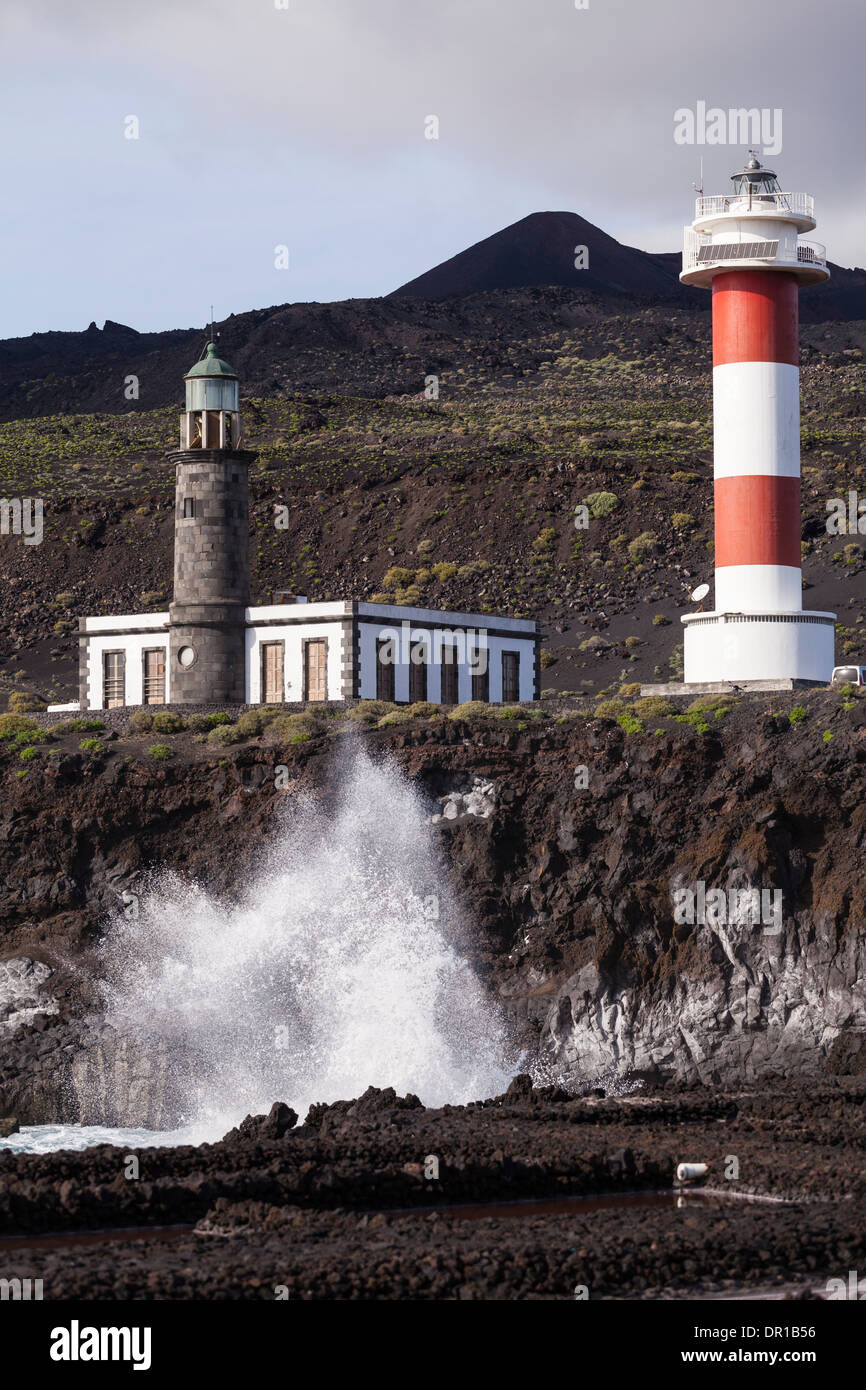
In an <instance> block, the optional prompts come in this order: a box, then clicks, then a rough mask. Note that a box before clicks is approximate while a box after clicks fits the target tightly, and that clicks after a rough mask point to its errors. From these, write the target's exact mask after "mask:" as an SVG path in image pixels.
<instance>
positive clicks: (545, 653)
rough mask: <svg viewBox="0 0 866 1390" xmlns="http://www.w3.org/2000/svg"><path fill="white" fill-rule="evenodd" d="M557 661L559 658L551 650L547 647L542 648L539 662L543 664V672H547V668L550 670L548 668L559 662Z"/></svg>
mask: <svg viewBox="0 0 866 1390" xmlns="http://www.w3.org/2000/svg"><path fill="white" fill-rule="evenodd" d="M557 659H558V658H557V656H556V654H555V653H554V652H552V651H550V650H549V648H547V647H542V648H541V652H540V654H539V661H540V662H541V669H542V670H543V671H546V670H547V668H548V666H553V665H554V664H555V662H556V661H557Z"/></svg>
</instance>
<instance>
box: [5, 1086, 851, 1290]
mask: <svg viewBox="0 0 866 1390" xmlns="http://www.w3.org/2000/svg"><path fill="white" fill-rule="evenodd" d="M864 1102H866V1081H864V1080H863V1079H862V1078H860V1079H857V1080H846V1079H844V1078H840V1079H836V1080H834V1081H832V1082H828V1083H826V1084H818V1085H812V1086H808V1087H807V1086H804V1085H800V1084H797V1083H792V1082H788V1081H782V1080H779V1081H773V1080H772V1079H770V1080H768V1081H766V1082H765V1083H764V1084H763V1085H762V1086H761V1087H760V1088H754V1089H750V1090H745V1091H742V1092H737V1093H734V1092H719V1091H709V1090H706V1089H703V1088H699V1087H693V1088H680V1089H679V1090H675V1091H671V1090H670V1089H666V1090H665V1091H664V1092H654V1093H638V1094H636V1095H633V1096H627V1097H621V1098H603V1097H599V1096H590V1097H585V1098H582V1099H575V1098H573V1097H568V1096H567V1095H566V1094H565V1093H564V1092H561V1091H557V1090H555V1089H553V1088H548V1089H546V1090H543V1091H538V1090H535V1091H533V1090H531V1089H530V1087H529V1084H528V1081H525V1080H522V1079H519V1080H517V1081H515V1083H513V1084H512V1087H511V1088H510V1090H509V1092H508V1093H507V1094H506V1095H505V1096H504V1097H499V1098H497V1099H496V1100H492V1101H486V1102H484V1103H482V1104H479V1105H476V1106H467V1107H445V1108H444V1109H442V1110H436V1111H433V1110H425V1109H424V1108H423V1107H422V1106H421V1105H420V1104H419V1103H418V1102H417V1101H415V1099H414V1098H413V1097H406V1098H399V1097H397V1096H395V1095H394V1093H393V1092H392V1091H373V1090H372V1089H371V1090H370V1091H369V1092H367V1093H366V1094H365V1096H363V1097H362V1098H361V1099H360V1100H358V1101H355V1102H338V1103H337V1104H336V1105H332V1106H321V1107H313V1109H312V1110H311V1111H310V1113H309V1115H308V1116H307V1119H306V1122H305V1123H304V1124H303V1125H296V1126H294V1127H292V1122H293V1118H294V1117H293V1114H292V1112H290V1111H288V1110H286V1109H285V1108H283V1109H280V1108H275V1110H274V1111H272V1112H271V1115H270V1116H269V1117H267V1118H264V1117H262V1118H259V1119H253V1120H251V1121H248V1122H245V1125H244V1126H241V1128H240V1130H235V1131H233V1132H232V1133H231V1134H230V1135H228V1136H226V1138H225V1139H224V1140H222V1141H221V1142H220V1143H218V1144H213V1145H204V1146H201V1147H200V1148H183V1149H161V1150H141V1151H140V1152H139V1154H138V1157H139V1161H140V1176H139V1178H138V1180H134V1179H132V1180H131V1179H128V1178H127V1177H125V1176H124V1170H125V1167H126V1165H127V1158H128V1155H127V1154H126V1152H125V1151H123V1150H120V1149H115V1148H111V1147H108V1146H102V1147H99V1148H95V1149H90V1150H86V1151H84V1152H83V1153H71V1152H65V1153H58V1154H52V1155H43V1156H33V1155H21V1154H10V1153H4V1154H2V1155H0V1262H2V1264H3V1265H4V1266H5V1267H8V1269H9V1272H10V1276H11V1274H13V1273H14V1275H16V1276H17V1277H19V1278H27V1277H30V1278H41V1279H42V1280H43V1283H44V1288H45V1297H46V1298H47V1299H76V1298H84V1299H109V1300H114V1299H265V1300H273V1299H274V1298H276V1297H289V1298H295V1299H298V1298H300V1299H327V1298H341V1299H522V1300H533V1299H545V1300H547V1299H573V1298H575V1297H576V1296H578V1297H581V1296H588V1297H589V1298H592V1299H647V1298H676V1297H714V1296H715V1297H719V1296H722V1297H745V1296H749V1294H750V1291H751V1293H752V1295H753V1296H754V1295H757V1296H759V1297H763V1298H766V1297H773V1296H776V1297H781V1296H784V1293H785V1291H786V1290H787V1291H788V1292H787V1296H788V1297H791V1296H797V1297H805V1298H810V1297H812V1298H814V1297H821V1296H822V1291H823V1293H824V1294H825V1293H826V1284H827V1280H828V1279H830V1278H843V1279H846V1278H847V1276H848V1271H849V1270H851V1269H858V1268H859V1269H864V1268H866V1146H864V1140H866V1106H864ZM287 1126H288V1127H287ZM430 1156H435V1157H436V1158H437V1159H438V1164H439V1177H438V1179H435V1178H427V1177H425V1164H427V1167H428V1169H430V1167H431V1165H429V1164H428V1163H427V1160H428V1158H429V1157H430ZM681 1161H688V1162H702V1163H706V1164H708V1166H709V1171H708V1174H707V1177H706V1179H705V1184H706V1186H707V1187H708V1188H712V1189H713V1191H714V1192H719V1193H721V1194H722V1195H720V1196H717V1197H708V1198H707V1199H706V1200H704V1201H701V1200H700V1199H696V1198H695V1197H694V1196H693V1195H692V1194H691V1192H690V1193H689V1195H688V1196H686V1197H685V1198H684V1199H683V1200H680V1201H678V1200H677V1198H675V1197H673V1196H671V1197H670V1199H669V1200H668V1201H667V1202H665V1203H664V1204H659V1203H658V1202H650V1201H649V1200H647V1201H646V1202H645V1203H641V1204H637V1205H636V1204H635V1203H634V1202H633V1201H629V1200H627V1199H626V1198H625V1195H624V1194H626V1193H630V1192H635V1191H637V1192H642V1193H644V1194H646V1197H647V1199H648V1198H649V1193H650V1192H653V1191H657V1190H659V1189H664V1188H666V1189H670V1188H671V1187H672V1186H675V1168H676V1165H677V1163H678V1162H681ZM734 1173H736V1174H737V1175H736V1176H727V1175H728V1174H731V1175H733V1174H734ZM592 1194H596V1195H597V1194H620V1195H621V1203H620V1204H617V1205H614V1206H612V1207H611V1206H607V1207H604V1204H602V1208H603V1209H599V1204H598V1203H597V1202H595V1203H594V1202H592V1201H589V1202H584V1203H579V1202H575V1201H569V1200H568V1199H569V1198H574V1197H576V1196H579V1195H583V1196H589V1195H592ZM735 1194H739V1198H738V1199H735ZM746 1194H752V1195H753V1196H755V1195H760V1196H763V1197H773V1198H775V1199H776V1200H775V1201H772V1202H768V1201H748V1200H743V1198H744V1197H745V1195H746ZM533 1198H535V1199H538V1198H546V1199H555V1200H554V1201H553V1204H552V1207H551V1206H550V1205H539V1206H533V1205H531V1204H528V1203H527V1204H526V1205H524V1206H522V1207H521V1208H519V1209H515V1208H506V1209H505V1210H503V1209H502V1208H501V1207H500V1208H496V1209H494V1210H493V1211H492V1212H491V1214H490V1215H487V1214H484V1213H480V1212H478V1211H475V1212H467V1211H466V1210H465V1208H464V1209H463V1210H460V1209H459V1204H461V1203H462V1204H465V1203H479V1202H485V1203H495V1202H500V1203H501V1202H508V1201H511V1202H513V1201H519V1200H523V1201H524V1202H527V1199H533ZM780 1199H781V1200H780ZM412 1208H418V1209H419V1210H416V1211H413V1210H412ZM431 1208H433V1210H431ZM180 1223H185V1224H186V1225H187V1226H188V1228H189V1229H187V1230H186V1231H184V1232H177V1231H175V1232H173V1233H170V1234H171V1235H172V1238H171V1239H167V1238H165V1233H162V1232H157V1231H154V1233H153V1236H152V1237H149V1238H146V1239H127V1238H121V1239H118V1236H119V1229H118V1228H123V1227H143V1226H153V1227H159V1226H168V1225H178V1224H180ZM194 1225H195V1229H192V1227H193V1226H194ZM110 1228H115V1229H114V1232H113V1234H111V1233H110ZM99 1230H102V1231H104V1232H105V1237H104V1239H101V1240H100V1239H98V1237H97V1240H96V1243H90V1241H92V1240H93V1235H90V1236H89V1237H88V1238H87V1242H86V1243H85V1242H84V1241H80V1240H79V1239H77V1238H76V1237H80V1235H81V1233H83V1232H91V1233H94V1234H95V1233H96V1232H97V1231H99ZM46 1232H66V1233H68V1234H67V1235H66V1236H65V1237H61V1238H60V1240H59V1241H58V1243H57V1244H52V1245H50V1246H48V1247H47V1248H46V1246H45V1245H44V1244H40V1245H38V1246H37V1245H28V1241H27V1239H26V1238H25V1239H22V1240H20V1241H19V1240H18V1239H16V1240H14V1241H12V1240H10V1239H9V1238H10V1237H12V1236H18V1237H22V1236H23V1237H27V1236H28V1235H29V1236H30V1237H32V1238H34V1239H38V1236H39V1233H43V1234H44V1233H46ZM13 1267H14V1268H13ZM584 1290H585V1295H584ZM774 1290H775V1291H776V1292H775V1293H774V1292H773V1291H774ZM791 1290H794V1293H793V1294H792V1293H791Z"/></svg>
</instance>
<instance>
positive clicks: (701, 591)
mask: <svg viewBox="0 0 866 1390" xmlns="http://www.w3.org/2000/svg"><path fill="white" fill-rule="evenodd" d="M709 592H710V586H709V584H699V585H698V587H697V588H696V589H692V592H691V594H690V595H689V597H690V599H691V601H692V603H699V604H700V605H701V607H700V608H699V609H698V612H699V613H700V611H701V608H703V606H704V599H705V598H706V596H707V594H708V593H709Z"/></svg>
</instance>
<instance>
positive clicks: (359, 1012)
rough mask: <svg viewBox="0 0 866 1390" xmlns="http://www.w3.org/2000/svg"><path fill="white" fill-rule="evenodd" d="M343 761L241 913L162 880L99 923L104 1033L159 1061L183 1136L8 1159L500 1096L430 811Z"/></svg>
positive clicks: (506, 1065) (361, 759)
mask: <svg viewBox="0 0 866 1390" xmlns="http://www.w3.org/2000/svg"><path fill="white" fill-rule="evenodd" d="M341 756H342V758H343V759H344V765H343V767H342V769H341V772H342V787H343V790H342V795H341V797H340V802H339V805H338V807H337V810H336V814H331V815H328V814H326V813H325V812H324V810H323V809H322V807H321V806H320V805H319V804H318V803H317V801H316V800H315V799H314V798H312V797H300V796H293V797H291V798H287V801H286V804H285V806H284V814H283V818H282V821H281V824H280V827H279V830H278V833H277V834H276V835H274V836H273V837H272V838H271V840H270V843H269V845H268V847H267V849H263V851H262V853H261V855H260V857H259V860H258V863H257V866H256V868H255V870H254V871H253V872H252V873H251V876H250V881H249V884H248V885H247V888H246V890H245V891H244V892H243V893H242V895H241V896H240V899H239V900H235V901H232V902H222V901H220V900H219V899H218V898H217V897H216V896H214V895H213V894H212V893H210V892H209V891H208V890H207V889H206V888H205V887H203V886H202V885H201V884H199V883H196V882H192V881H188V880H186V879H184V878H182V877H181V876H179V875H178V874H176V873H161V874H157V875H155V876H153V877H152V878H151V879H150V880H149V882H148V885H147V891H146V892H143V893H142V895H141V898H140V902H139V904H138V910H137V913H135V914H131V915H130V914H129V913H128V912H123V911H121V912H119V913H118V914H117V915H116V916H115V917H114V918H113V919H112V920H111V921H110V923H109V924H108V928H107V931H106V934H105V939H104V943H103V948H102V966H103V976H104V981H105V1000H104V1012H105V1017H106V1019H107V1021H108V1022H109V1023H111V1024H112V1026H113V1027H114V1028H115V1029H117V1031H118V1033H119V1034H121V1035H123V1036H126V1037H128V1038H129V1039H130V1040H131V1041H132V1042H133V1043H134V1045H135V1047H136V1049H145V1050H146V1049H150V1050H152V1051H153V1052H154V1053H156V1051H157V1050H158V1049H160V1047H161V1048H162V1052H163V1054H164V1055H165V1056H167V1057H168V1059H169V1060H168V1069H169V1072H168V1086H169V1091H170V1094H171V1096H172V1100H173V1113H175V1115H176V1116H177V1123H178V1128H177V1129H175V1130H173V1131H172V1133H170V1134H168V1133H155V1132H154V1131H150V1130H135V1129H132V1130H125V1129H121V1130H112V1129H104V1128H100V1127H98V1126H88V1127H81V1128H79V1127H77V1126H69V1125H67V1126H63V1125H42V1126H35V1127H33V1128H30V1129H26V1130H24V1131H23V1132H22V1134H21V1135H14V1136H12V1137H11V1138H10V1139H8V1140H4V1141H0V1144H2V1146H3V1147H6V1148H16V1149H22V1148H27V1149H28V1150H30V1151H34V1152H38V1151H47V1150H50V1149H56V1148H68V1147H76V1148H81V1147H85V1146H87V1145H88V1144H96V1143H118V1144H121V1145H122V1146H126V1147H132V1146H140V1145H142V1144H178V1143H201V1142H206V1141H211V1140H215V1139H219V1138H221V1137H222V1135H223V1134H225V1133H226V1131H227V1130H229V1129H230V1128H232V1126H234V1125H236V1124H238V1123H239V1121H240V1120H242V1119H243V1117H244V1116H245V1115H247V1114H250V1113H252V1114H259V1113H263V1112H266V1111H267V1110H269V1109H270V1107H271V1105H272V1104H273V1102H274V1101H275V1100H282V1101H285V1102H287V1103H288V1104H289V1105H291V1106H292V1107H293V1108H294V1109H295V1110H296V1111H297V1112H298V1115H299V1117H300V1119H303V1118H304V1115H305V1114H306V1111H307V1108H308V1107H309V1105H310V1104H312V1103H313V1102H319V1101H328V1102H330V1101H334V1100H340V1099H349V1098H352V1097H355V1096H358V1095H360V1094H361V1093H362V1092H363V1091H364V1090H365V1089H366V1088H367V1087H368V1086H370V1085H373V1086H380V1087H384V1086H393V1087H395V1089H396V1090H397V1092H398V1093H399V1094H403V1093H405V1092H414V1093H415V1094H416V1095H418V1096H419V1097H420V1098H421V1100H422V1101H423V1102H424V1103H425V1104H426V1105H431V1106H438V1105H443V1104H446V1103H451V1104H460V1103H465V1102H466V1101H470V1100H478V1099H482V1098H485V1097H488V1096H492V1095H497V1094H500V1093H501V1092H502V1091H503V1090H504V1089H505V1088H506V1087H507V1085H508V1082H509V1080H510V1079H511V1077H512V1076H513V1075H514V1073H515V1071H516V1070H520V1069H521V1064H522V1062H523V1059H522V1058H521V1057H520V1056H518V1055H517V1054H516V1052H515V1049H514V1048H513V1047H512V1046H511V1044H510V1042H509V1035H508V1029H507V1027H506V1023H505V1020H504V1016H503V1014H502V1011H501V1010H500V1008H499V1007H498V1005H497V1004H496V1003H495V1002H494V1001H492V1000H491V999H490V998H489V996H488V994H487V992H486V990H485V988H484V987H483V985H482V984H481V982H480V981H479V980H478V978H477V976H476V975H475V973H474V971H473V970H472V969H471V967H470V965H469V964H468V962H467V960H466V959H465V958H464V956H463V955H462V954H461V953H460V951H459V949H458V947H457V944H456V941H457V938H458V936H459V928H460V926H461V913H462V908H461V905H460V903H459V901H458V900H457V897H456V896H455V894H454V892H453V891H452V889H451V887H450V886H449V880H448V874H447V871H446V869H445V867H444V865H443V863H442V861H441V860H440V858H439V856H438V854H437V851H436V848H435V844H436V838H437V832H436V831H435V830H434V829H433V827H432V826H431V825H430V823H429V818H430V814H431V811H433V810H436V809H437V808H436V807H435V806H430V805H429V804H426V803H425V802H424V801H423V799H422V798H421V796H420V795H419V794H418V792H417V791H416V790H415V789H414V788H413V787H412V786H411V785H410V783H409V782H408V781H407V779H406V778H405V777H404V776H403V775H402V774H401V773H400V771H399V770H398V769H396V768H395V767H393V766H389V765H383V764H381V763H373V762H372V761H371V760H370V759H369V758H368V757H367V756H366V754H365V753H364V752H363V751H362V749H361V748H360V746H359V745H357V744H354V745H353V746H352V747H351V748H350V749H349V750H348V751H346V752H344V753H342V754H341Z"/></svg>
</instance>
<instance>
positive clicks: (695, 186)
mask: <svg viewBox="0 0 866 1390" xmlns="http://www.w3.org/2000/svg"><path fill="white" fill-rule="evenodd" d="M692 188H693V189H694V190H695V192H696V193H697V194H699V195H700V197H701V198H703V196H704V157H703V155H701V186H700V188H698V185H697V184H696V183H693V184H692Z"/></svg>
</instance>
